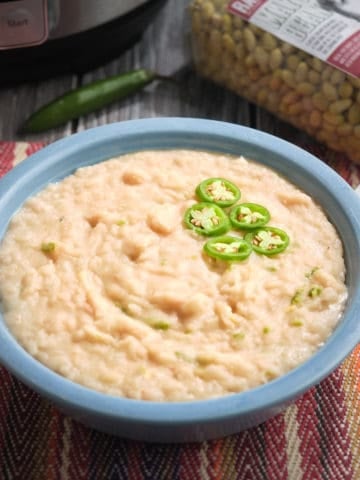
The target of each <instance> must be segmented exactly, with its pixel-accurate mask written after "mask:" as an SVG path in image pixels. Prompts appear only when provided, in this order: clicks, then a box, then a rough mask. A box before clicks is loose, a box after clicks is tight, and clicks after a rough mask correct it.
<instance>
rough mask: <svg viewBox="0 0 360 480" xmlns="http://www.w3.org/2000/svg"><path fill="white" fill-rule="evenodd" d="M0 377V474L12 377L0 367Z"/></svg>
mask: <svg viewBox="0 0 360 480" xmlns="http://www.w3.org/2000/svg"><path fill="white" fill-rule="evenodd" d="M0 377H1V383H0V472H1V471H2V468H1V467H2V463H3V461H4V457H3V455H2V452H4V448H5V443H6V433H7V423H8V411H9V405H10V398H11V388H12V384H13V377H12V376H11V375H10V374H9V373H8V371H7V370H5V369H4V368H3V367H0Z"/></svg>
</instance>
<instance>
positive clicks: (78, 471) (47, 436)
mask: <svg viewBox="0 0 360 480" xmlns="http://www.w3.org/2000/svg"><path fill="white" fill-rule="evenodd" d="M302 146H303V147H304V148H306V149H308V150H309V151H311V152H312V153H314V154H315V155H317V156H318V157H320V158H321V159H322V160H323V161H325V162H327V163H328V164H329V165H330V166H331V167H332V168H334V169H335V170H337V171H338V173H339V174H340V175H342V177H343V178H344V179H345V180H346V181H347V182H348V183H350V184H351V185H352V186H353V187H356V186H357V185H359V183H360V166H357V165H354V164H352V163H350V162H349V161H348V160H347V159H346V158H345V157H343V156H341V155H340V154H337V153H335V152H330V151H329V150H327V149H326V148H325V147H321V146H316V147H315V146H313V145H302ZM41 147H42V144H41V143H32V144H30V143H25V142H19V143H15V142H0V176H2V175H4V174H5V173H6V172H7V171H9V170H10V169H11V168H12V167H13V166H14V165H16V164H17V163H19V162H20V161H22V160H23V159H25V158H26V157H27V156H28V155H30V154H31V153H33V152H34V151H36V150H38V149H39V148H41ZM359 321H360V318H359ZM0 348H1V345H0ZM15 479H19V480H72V479H74V480H83V479H84V480H85V479H91V480H92V479H93V480H99V479H104V480H117V479H120V480H122V479H130V480H198V479H201V480H253V479H254V480H257V479H263V480H360V345H359V346H358V347H357V348H356V349H355V350H354V352H353V353H352V354H351V355H350V356H349V357H348V358H347V359H346V360H345V362H344V363H343V364H342V365H341V366H340V367H339V368H338V369H337V370H336V371H335V372H334V373H333V374H331V375H330V376H329V377H327V378H326V379H325V380H324V381H322V382H321V383H320V384H319V385H318V386H316V387H313V388H312V389H311V390H309V391H308V392H306V393H305V394H304V395H303V396H302V397H301V398H300V399H299V400H298V401H297V402H296V403H294V404H293V405H291V406H290V407H289V408H288V409H287V410H286V411H284V412H283V413H282V414H280V415H278V416H276V417H274V418H272V419H271V420H269V421H267V422H265V423H263V424H262V425H259V426H258V427H256V428H252V429H249V430H247V431H244V432H241V433H239V434H237V435H233V436H230V437H226V438H223V439H219V440H213V441H209V442H202V443H193V444H179V445H177V444H175V445H161V444H156V443H154V444H146V443H142V442H134V441H128V440H123V439H121V438H117V437H112V436H110V435H106V434H103V433H99V432H96V431H94V430H91V429H90V428H87V427H85V426H83V425H81V424H80V423H78V422H76V421H74V420H72V419H71V418H69V417H67V416H64V415H63V414H62V413H60V412H59V411H58V410H57V409H56V408H55V407H54V406H52V405H51V404H49V403H48V402H47V401H46V400H44V399H42V398H40V397H39V396H38V395H37V394H36V393H34V392H33V391H32V390H30V389H29V388H27V387H26V386H25V385H23V384H22V383H21V382H19V381H18V380H17V379H15V378H14V377H13V376H12V375H10V374H9V373H8V372H7V371H6V370H5V369H4V368H2V367H0V480H15Z"/></svg>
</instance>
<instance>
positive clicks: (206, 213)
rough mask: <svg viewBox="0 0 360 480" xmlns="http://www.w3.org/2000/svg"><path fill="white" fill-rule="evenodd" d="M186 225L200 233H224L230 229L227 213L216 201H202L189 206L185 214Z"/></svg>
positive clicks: (211, 234)
mask: <svg viewBox="0 0 360 480" xmlns="http://www.w3.org/2000/svg"><path fill="white" fill-rule="evenodd" d="M184 223H185V225H186V226H187V227H188V228H190V229H191V230H194V231H195V232H197V233H199V234H200V235H205V236H213V235H222V234H223V233H225V232H227V231H228V230H229V229H230V220H229V218H228V216H227V215H226V213H225V212H224V211H223V210H222V209H221V208H220V207H218V206H217V205H215V204H214V203H208V202H200V203H195V205H193V206H192V207H190V208H188V209H187V210H186V212H185V215H184Z"/></svg>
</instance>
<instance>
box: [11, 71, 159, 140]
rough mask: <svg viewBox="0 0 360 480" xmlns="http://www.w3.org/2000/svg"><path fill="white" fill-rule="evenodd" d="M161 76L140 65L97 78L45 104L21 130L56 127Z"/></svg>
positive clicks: (132, 91)
mask: <svg viewBox="0 0 360 480" xmlns="http://www.w3.org/2000/svg"><path fill="white" fill-rule="evenodd" d="M164 79H166V77H163V76H161V75H159V74H157V73H155V72H153V71H151V70H147V69H143V68H141V69H137V70H132V71H130V72H126V73H122V74H119V75H115V76H112V77H108V78H105V79H102V80H97V81H95V82H92V83H89V84H88V85H84V86H82V87H79V88H76V89H75V90H71V91H70V92H68V93H65V94H64V95H62V96H60V97H58V98H56V99H55V100H53V101H52V102H50V103H48V104H46V105H44V106H43V107H42V108H40V109H39V110H38V111H36V112H35V113H33V114H32V115H31V116H30V117H29V118H28V119H27V120H26V121H25V123H24V124H23V125H22V127H21V129H20V132H21V133H39V132H43V131H45V130H49V129H51V128H55V127H58V126H60V125H62V124H64V123H66V122H68V121H69V120H74V119H76V118H79V117H81V116H83V115H86V114H88V113H91V112H94V111H96V110H99V109H101V108H103V107H105V106H106V105H109V104H110V103H112V102H115V101H117V100H121V99H122V98H125V97H127V96H129V95H131V94H133V93H136V92H138V91H139V90H141V89H142V88H144V87H145V86H146V85H148V84H150V83H151V82H153V81H154V80H164Z"/></svg>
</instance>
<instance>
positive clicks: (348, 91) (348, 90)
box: [338, 81, 354, 98]
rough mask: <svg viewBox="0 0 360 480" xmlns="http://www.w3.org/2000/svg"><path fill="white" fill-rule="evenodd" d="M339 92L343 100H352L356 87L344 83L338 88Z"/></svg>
mask: <svg viewBox="0 0 360 480" xmlns="http://www.w3.org/2000/svg"><path fill="white" fill-rule="evenodd" d="M338 90H339V96H340V97H341V98H350V97H351V96H352V94H353V91H354V87H353V86H352V85H351V83H350V82H347V81H345V82H343V83H342V84H341V85H339V87H338Z"/></svg>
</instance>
